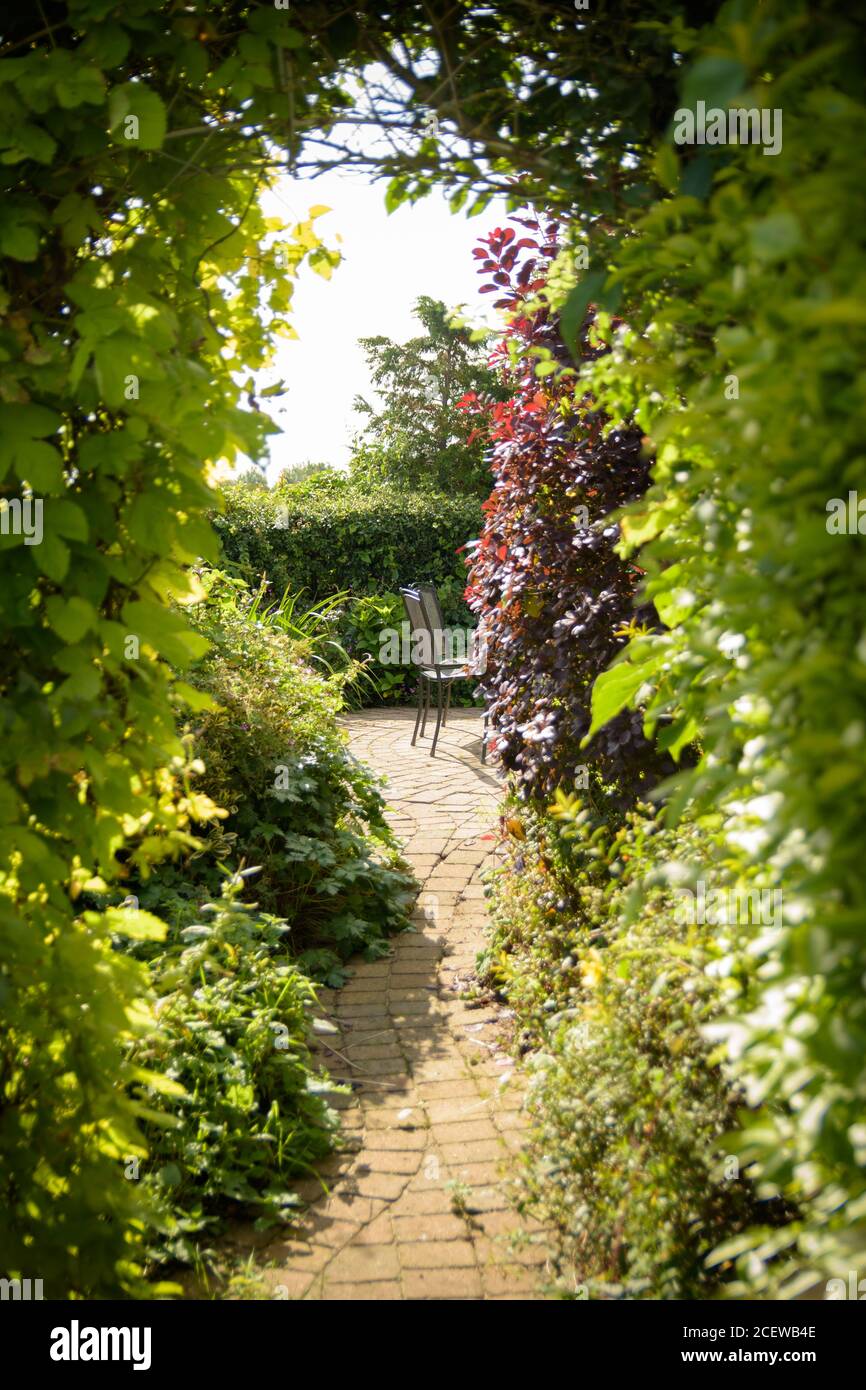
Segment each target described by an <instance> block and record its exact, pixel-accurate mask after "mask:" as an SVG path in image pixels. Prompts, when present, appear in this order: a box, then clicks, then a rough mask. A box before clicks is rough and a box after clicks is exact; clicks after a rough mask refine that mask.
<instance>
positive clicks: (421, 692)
mask: <svg viewBox="0 0 866 1390" xmlns="http://www.w3.org/2000/svg"><path fill="white" fill-rule="evenodd" d="M423 703H424V677H423V676H419V677H418V709H417V710H416V712H415V728H414V729H413V731H412V747H413V748H414V747H415V740H416V738H417V737H418V725H419V724H420V723H421V706H422V704H423Z"/></svg>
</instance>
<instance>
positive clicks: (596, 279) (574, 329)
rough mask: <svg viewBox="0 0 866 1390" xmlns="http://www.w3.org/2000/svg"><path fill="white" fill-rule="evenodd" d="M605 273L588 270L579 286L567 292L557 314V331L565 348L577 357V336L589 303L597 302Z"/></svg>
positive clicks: (605, 277)
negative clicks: (558, 330) (566, 296)
mask: <svg viewBox="0 0 866 1390" xmlns="http://www.w3.org/2000/svg"><path fill="white" fill-rule="evenodd" d="M606 279H607V271H605V270H590V271H588V272H587V274H586V275H584V276H583V278H582V280H581V281H580V282H579V284H577V285H575V286H574V289H573V290H570V291H569V294H568V298H567V299H566V301H565V303H564V304H563V306H562V308H561V310H560V313H559V329H560V332H561V334H562V340H563V342H564V343H565V345H566V347H568V348H570V350H571V352H572V353H574V355H575V356H576V355H577V335H578V333H579V331H580V328H581V326H582V324H583V321H584V319H585V318H586V311H587V309H588V308H589V306H590V304H591V303H594V302H597V301H598V299H599V297H600V296H601V293H602V290H603V289H604V282H605V280H606Z"/></svg>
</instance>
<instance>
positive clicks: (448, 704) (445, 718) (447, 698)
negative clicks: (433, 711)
mask: <svg viewBox="0 0 866 1390" xmlns="http://www.w3.org/2000/svg"><path fill="white" fill-rule="evenodd" d="M450 708H451V681H449V682H448V688H447V690H446V691H445V710H444V712H443V714H442V728H443V729H444V728H445V725H446V724H447V723H448V711H449V710H450Z"/></svg>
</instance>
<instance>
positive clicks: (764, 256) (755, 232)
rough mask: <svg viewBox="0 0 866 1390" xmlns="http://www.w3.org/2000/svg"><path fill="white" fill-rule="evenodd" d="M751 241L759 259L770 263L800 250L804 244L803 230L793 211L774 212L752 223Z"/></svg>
mask: <svg viewBox="0 0 866 1390" xmlns="http://www.w3.org/2000/svg"><path fill="white" fill-rule="evenodd" d="M749 241H750V243H751V247H752V251H753V252H754V254H755V255H756V256H757V257H758V259H759V260H761V261H764V262H766V263H767V264H770V263H772V262H773V261H780V260H783V259H784V258H785V257H786V256H792V255H793V254H794V252H795V251H799V250H800V249H801V248H802V245H803V231H802V228H801V226H800V223H799V222H798V221H797V219H796V217H795V216H794V214H793V213H791V212H774V213H771V214H770V216H769V217H764V218H762V219H761V220H760V222H753V223H752V225H751V228H750V231H749Z"/></svg>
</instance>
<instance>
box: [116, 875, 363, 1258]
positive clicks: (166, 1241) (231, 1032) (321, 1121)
mask: <svg viewBox="0 0 866 1390" xmlns="http://www.w3.org/2000/svg"><path fill="white" fill-rule="evenodd" d="M241 883H242V880H241V879H240V878H236V879H234V880H231V881H229V882H228V883H227V884H226V885H225V887H224V890H223V894H222V897H221V899H220V900H219V901H217V902H216V903H211V904H206V905H205V906H204V907H203V908H202V909H201V910H200V912H199V914H198V916H199V920H198V921H197V922H193V923H191V924H190V925H188V926H186V927H184V928H182V929H181V930H180V931H179V932H175V933H173V934H172V938H171V940H170V942H169V943H168V945H167V946H164V947H161V948H160V950H159V952H158V954H156V955H155V956H154V957H153V958H152V959H151V962H150V968H151V973H152V977H153V981H154V987H155V989H156V991H157V993H158V995H159V996H160V997H159V1003H158V1007H157V1027H156V1028H154V1030H153V1031H152V1032H151V1033H150V1035H149V1036H148V1037H146V1038H143V1039H142V1040H141V1041H140V1042H138V1043H137V1044H136V1046H135V1047H134V1048H133V1049H132V1053H131V1061H132V1062H133V1064H134V1065H135V1066H137V1067H147V1068H150V1069H154V1070H157V1071H158V1072H159V1073H160V1074H161V1075H163V1076H165V1077H167V1078H168V1080H169V1082H170V1083H173V1087H172V1089H168V1088H166V1087H164V1088H163V1089H162V1090H156V1091H154V1092H153V1094H152V1096H150V1097H149V1108H148V1112H147V1114H146V1116H145V1125H144V1129H145V1134H146V1138H147V1143H148V1150H149V1158H148V1161H147V1164H146V1166H145V1169H144V1172H143V1174H142V1176H143V1178H144V1181H145V1183H146V1184H148V1185H149V1186H150V1187H153V1188H155V1189H156V1191H157V1192H158V1194H159V1195H160V1197H161V1198H162V1200H163V1202H170V1204H171V1209H172V1213H173V1219H172V1220H170V1221H166V1222H165V1234H164V1235H163V1237H162V1238H161V1239H158V1240H155V1241H152V1247H153V1249H152V1253H154V1254H155V1255H156V1256H157V1257H158V1258H160V1259H164V1258H165V1257H166V1256H171V1257H174V1258H177V1259H183V1260H189V1259H190V1258H191V1257H192V1254H193V1246H192V1244H191V1239H190V1237H191V1236H193V1235H194V1234H195V1233H200V1232H201V1231H202V1230H203V1229H205V1228H206V1227H208V1226H210V1227H213V1226H214V1225H215V1223H216V1222H217V1221H218V1220H219V1218H220V1217H221V1216H224V1215H225V1213H226V1210H227V1209H228V1208H229V1206H232V1205H233V1206H235V1207H249V1206H252V1207H253V1208H254V1209H256V1210H257V1211H258V1212H259V1213H260V1215H259V1220H258V1225H259V1226H262V1225H266V1224H270V1222H272V1221H277V1220H285V1219H288V1218H290V1217H291V1214H292V1212H293V1211H294V1209H295V1208H296V1207H297V1205H298V1199H297V1197H296V1196H295V1194H294V1193H293V1192H292V1191H291V1189H290V1188H289V1187H287V1183H288V1182H289V1181H290V1180H291V1179H292V1178H293V1177H297V1176H298V1175H306V1174H307V1173H308V1172H309V1171H310V1168H311V1166H312V1164H313V1163H314V1162H315V1160H316V1159H318V1158H321V1157H322V1156H323V1155H324V1154H326V1153H328V1152H329V1150H330V1148H331V1147H332V1144H333V1142H334V1138H335V1133H336V1123H337V1117H336V1115H335V1113H334V1112H333V1111H331V1110H330V1109H329V1107H328V1105H327V1103H326V1099H325V1097H326V1095H327V1092H328V1090H329V1089H333V1087H332V1086H329V1083H328V1081H327V1077H325V1076H324V1075H321V1074H320V1073H319V1071H318V1069H317V1068H315V1067H314V1066H313V1063H312V1058H311V1055H310V1050H309V1046H308V1035H309V1032H310V1026H311V1024H310V1017H309V1010H310V1009H311V1007H312V1006H313V1005H314V1004H315V1002H316V996H315V991H314V989H313V986H312V985H311V983H310V981H309V980H308V979H307V978H306V977H305V976H304V974H303V973H302V972H301V971H300V970H299V968H298V966H297V964H296V962H294V961H293V960H292V959H291V957H290V954H289V949H290V943H291V934H290V930H289V927H288V924H287V923H285V922H282V921H279V920H278V919H276V918H273V917H270V916H268V915H267V914H263V913H261V912H258V911H256V910H255V908H254V906H253V905H246V906H245V905H243V904H241V903H240V902H238V901H237V895H238V891H239V889H240V886H241Z"/></svg>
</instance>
